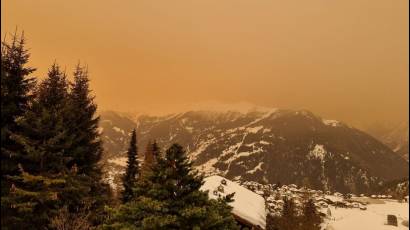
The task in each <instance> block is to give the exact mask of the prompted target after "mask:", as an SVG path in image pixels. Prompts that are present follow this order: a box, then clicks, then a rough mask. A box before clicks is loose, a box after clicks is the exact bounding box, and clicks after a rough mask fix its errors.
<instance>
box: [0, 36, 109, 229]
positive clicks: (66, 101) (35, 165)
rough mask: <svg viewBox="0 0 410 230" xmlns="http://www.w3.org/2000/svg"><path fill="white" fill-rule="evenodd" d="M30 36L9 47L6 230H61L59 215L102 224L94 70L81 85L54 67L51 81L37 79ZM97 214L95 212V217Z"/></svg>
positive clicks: (80, 69) (4, 85)
mask: <svg viewBox="0 0 410 230" xmlns="http://www.w3.org/2000/svg"><path fill="white" fill-rule="evenodd" d="M29 57H30V55H29V53H28V52H27V50H26V48H25V39H24V36H23V34H22V35H21V36H17V35H16V34H15V35H14V36H13V37H12V39H11V41H9V42H6V41H3V42H2V47H1V99H2V100H1V177H2V178H1V227H2V229H46V228H53V224H54V225H55V224H56V223H57V222H58V221H53V220H54V219H53V218H57V217H58V215H57V214H59V213H61V212H64V211H65V212H68V213H80V212H84V213H87V214H86V216H87V218H86V221H87V223H89V224H90V226H93V225H98V224H100V223H101V222H102V219H101V215H100V213H103V211H104V205H105V204H107V201H108V200H109V199H108V198H109V197H108V195H109V187H108V186H107V185H106V184H104V183H102V180H101V167H100V165H99V164H98V162H99V160H100V158H101V154H102V145H101V144H102V143H101V139H100V135H99V132H98V121H99V117H98V116H97V115H96V109H97V107H96V105H95V103H94V102H93V97H92V96H91V95H90V89H89V80H88V74H87V68H86V67H84V66H81V65H77V67H76V68H75V71H74V73H73V81H71V82H69V81H68V80H67V75H66V73H65V72H63V71H62V70H61V69H60V67H59V65H58V64H56V63H54V64H53V65H52V66H51V67H50V68H49V71H48V74H47V76H46V77H45V78H44V80H42V81H40V82H37V80H36V79H35V78H33V77H30V75H31V74H32V73H33V71H34V70H35V69H34V68H31V67H28V66H27V63H28V61H29ZM91 210H92V212H91Z"/></svg>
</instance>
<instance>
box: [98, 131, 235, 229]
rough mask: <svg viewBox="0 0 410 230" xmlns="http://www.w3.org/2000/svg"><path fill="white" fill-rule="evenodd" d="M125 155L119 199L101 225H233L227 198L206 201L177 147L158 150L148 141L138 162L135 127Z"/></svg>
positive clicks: (197, 176)
mask: <svg viewBox="0 0 410 230" xmlns="http://www.w3.org/2000/svg"><path fill="white" fill-rule="evenodd" d="M127 155H128V160H127V167H126V171H125V175H124V177H123V187H124V188H123V191H122V204H121V205H119V206H118V207H115V208H112V209H111V210H110V211H109V216H108V218H107V221H106V223H105V224H104V225H103V227H102V228H103V229H110V230H111V229H221V230H222V229H238V226H237V223H236V221H235V220H234V218H233V216H232V214H231V209H232V208H231V207H230V206H229V205H227V203H228V202H230V201H231V197H230V196H229V197H228V198H222V199H218V200H211V199H209V197H208V193H207V192H204V191H201V190H200V187H201V186H202V184H203V177H202V175H200V174H198V172H197V171H196V170H194V169H193V167H192V162H190V161H189V159H188V158H187V156H186V154H185V151H184V149H183V148H182V146H180V145H178V144H173V145H172V146H171V147H169V148H168V149H167V150H166V151H165V154H162V153H161V152H160V148H159V146H158V145H157V143H156V142H155V141H154V142H150V143H148V145H147V148H146V152H145V154H144V161H143V163H142V165H139V164H138V161H137V158H138V157H137V155H138V148H137V140H136V132H135V130H134V131H133V132H132V134H131V141H130V147H129V149H128V153H127Z"/></svg>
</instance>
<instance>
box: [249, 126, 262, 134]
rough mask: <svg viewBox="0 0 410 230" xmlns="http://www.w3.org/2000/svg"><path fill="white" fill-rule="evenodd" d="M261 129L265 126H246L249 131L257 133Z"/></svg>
mask: <svg viewBox="0 0 410 230" xmlns="http://www.w3.org/2000/svg"><path fill="white" fill-rule="evenodd" d="M261 129H263V126H256V127H249V128H246V131H248V132H249V133H257V132H259V130H261Z"/></svg>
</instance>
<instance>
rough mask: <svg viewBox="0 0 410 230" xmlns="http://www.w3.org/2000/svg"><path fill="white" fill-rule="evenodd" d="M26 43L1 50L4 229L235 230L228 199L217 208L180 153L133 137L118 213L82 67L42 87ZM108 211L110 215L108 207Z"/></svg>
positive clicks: (53, 76) (17, 39)
mask: <svg viewBox="0 0 410 230" xmlns="http://www.w3.org/2000/svg"><path fill="white" fill-rule="evenodd" d="M29 57H30V55H29V53H28V51H27V49H26V48H25V39H24V36H23V34H22V35H21V36H17V35H16V34H15V35H14V36H13V37H12V38H11V41H9V42H6V41H3V42H2V47H1V99H2V100H1V177H2V178H1V227H2V229H10V230H11V229H79V230H80V229H84V230H85V229H236V228H237V225H236V222H235V220H234V218H233V216H232V215H231V207H230V206H229V205H227V202H228V201H229V199H219V200H210V199H209V198H208V194H207V193H206V192H203V191H200V190H199V188H200V187H201V186H202V184H203V183H204V182H203V177H202V176H201V175H199V174H198V172H197V171H195V170H193V168H192V163H191V162H190V161H189V160H188V158H187V156H186V154H185V151H184V150H183V148H182V147H181V146H179V145H177V144H175V145H173V146H171V147H170V148H169V149H168V150H167V151H166V152H165V154H161V153H160V148H159V147H158V145H157V143H155V142H153V143H149V144H148V147H147V151H146V153H145V159H144V164H143V165H142V167H140V166H139V165H138V148H137V141H136V132H135V130H134V131H133V133H132V135H131V141H130V148H129V151H128V162H127V163H128V164H127V169H126V173H125V175H124V178H123V186H124V189H123V192H122V197H121V198H122V199H121V204H120V205H114V202H112V201H113V197H112V196H111V191H110V189H109V186H108V185H107V184H106V183H103V180H102V172H101V165H100V163H99V161H100V159H101V155H102V152H103V148H102V142H101V138H100V133H99V131H98V122H99V117H98V116H97V114H96V110H97V106H96V104H95V103H94V98H93V96H91V93H90V89H89V79H88V72H87V68H86V67H85V66H81V65H77V67H76V68H75V71H74V73H73V80H72V81H68V79H67V74H66V73H65V72H64V71H62V70H61V69H60V67H59V65H58V64H56V63H54V64H53V65H52V66H51V67H50V68H49V71H48V74H47V76H45V78H44V79H43V80H42V81H40V82H37V79H36V78H33V77H31V74H32V73H33V72H34V71H35V69H34V68H31V67H28V66H27V65H28V61H29ZM109 207H111V208H109Z"/></svg>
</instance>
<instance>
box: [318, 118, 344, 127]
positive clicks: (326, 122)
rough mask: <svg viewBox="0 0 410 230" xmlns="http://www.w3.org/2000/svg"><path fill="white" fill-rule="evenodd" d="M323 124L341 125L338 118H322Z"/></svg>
mask: <svg viewBox="0 0 410 230" xmlns="http://www.w3.org/2000/svg"><path fill="white" fill-rule="evenodd" d="M322 122H323V124H325V125H328V126H332V127H337V126H340V121H336V120H325V119H323V120H322Z"/></svg>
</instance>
